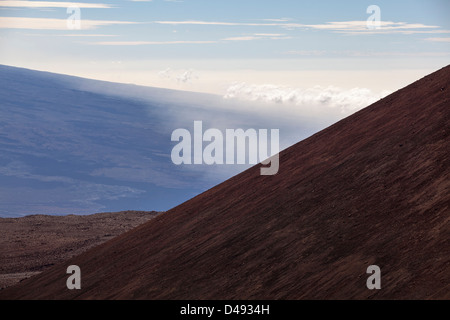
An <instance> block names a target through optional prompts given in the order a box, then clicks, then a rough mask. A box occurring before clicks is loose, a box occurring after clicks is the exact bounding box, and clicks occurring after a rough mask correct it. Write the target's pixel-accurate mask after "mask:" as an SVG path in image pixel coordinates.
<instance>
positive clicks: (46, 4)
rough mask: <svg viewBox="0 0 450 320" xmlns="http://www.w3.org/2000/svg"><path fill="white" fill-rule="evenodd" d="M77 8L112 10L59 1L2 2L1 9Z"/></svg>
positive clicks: (86, 4) (94, 4)
mask: <svg viewBox="0 0 450 320" xmlns="http://www.w3.org/2000/svg"><path fill="white" fill-rule="evenodd" d="M70 6H76V7H79V8H85V9H107V8H112V6H111V5H109V4H104V3H81V2H58V1H0V7H19V8H67V7H70Z"/></svg>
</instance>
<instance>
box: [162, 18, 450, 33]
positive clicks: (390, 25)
mask: <svg viewBox="0 0 450 320" xmlns="http://www.w3.org/2000/svg"><path fill="white" fill-rule="evenodd" d="M265 21H270V23H251V22H250V23H247V22H225V21H200V20H184V21H153V23H156V24H170V25H202V26H205V25H209V26H249V27H281V28H284V29H287V30H294V29H303V30H308V29H314V30H324V31H331V32H337V33H346V34H383V33H386V34H387V33H402V34H415V33H447V32H448V30H438V29H439V28H440V27H439V26H431V25H425V24H422V23H406V22H393V21H380V28H379V29H368V27H367V21H366V20H362V21H333V22H326V23H323V24H302V23H293V22H287V20H282V19H279V20H276V19H266V20H265ZM423 29H436V30H423Z"/></svg>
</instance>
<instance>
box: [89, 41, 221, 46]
mask: <svg viewBox="0 0 450 320" xmlns="http://www.w3.org/2000/svg"><path fill="white" fill-rule="evenodd" d="M211 43H217V41H208V40H207V41H189V40H180V41H101V42H95V43H93V44H96V45H102V46H143V45H174V44H211Z"/></svg>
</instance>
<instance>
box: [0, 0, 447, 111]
mask: <svg viewBox="0 0 450 320" xmlns="http://www.w3.org/2000/svg"><path fill="white" fill-rule="evenodd" d="M371 6H372V7H371ZM373 6H376V7H373ZM373 8H375V9H373ZM449 13H450V1H447V0H430V1H423V0H408V1H381V0H377V1H375V0H371V1H361V0H358V1H351V0H350V1H348V0H347V1H330V0H328V1H327V0H326V1H287V0H285V1H261V0H258V1H256V0H247V1H242V0H239V1H236V0H228V1H211V0H170V1H169V0H165V1H164V0H153V1H143V0H141V1H137V0H135V1H124V0H122V1H104V0H98V1H95V0H94V1H84V2H83V0H80V2H72V3H71V2H64V1H5V0H0V64H5V65H11V66H18V67H25V68H30V69H36V70H44V71H51V72H57V73H63V74H70V75H77V76H82V77H87V78H93V79H100V80H107V81H113V82H123V83H134V84H140V85H146V86H154V87H162V88H171V89H178V90H186V91H196V92H207V93H214V94H218V95H222V96H224V97H234V98H239V99H247V100H252V101H259V100H270V101H278V102H279V101H282V102H283V101H285V100H289V99H291V100H292V99H294V100H295V99H297V98H298V97H297V96H298V93H299V92H301V94H302V98H301V99H303V95H304V93H305V92H308V90H309V92H311V90H312V91H314V90H315V92H318V91H320V90H321V89H324V88H326V89H328V90H335V92H336V94H338V95H340V96H341V98H342V97H343V96H345V95H348V94H350V95H351V94H355V91H353V92H352V91H351V90H357V96H361V94H362V95H367V94H369V95H371V96H373V97H379V96H383V95H385V94H387V93H389V92H392V91H395V90H397V89H399V88H401V87H403V86H405V85H407V84H409V83H411V82H413V81H415V80H417V79H418V78H420V77H422V76H424V75H426V74H428V73H430V72H433V71H435V70H437V69H439V68H441V67H443V66H445V65H447V64H449V61H450V19H448V14H449ZM330 88H331V89H330ZM358 90H360V91H358ZM361 90H362V91H361ZM361 92H362V93H361ZM292 97H294V98H292ZM299 99H300V98H299Z"/></svg>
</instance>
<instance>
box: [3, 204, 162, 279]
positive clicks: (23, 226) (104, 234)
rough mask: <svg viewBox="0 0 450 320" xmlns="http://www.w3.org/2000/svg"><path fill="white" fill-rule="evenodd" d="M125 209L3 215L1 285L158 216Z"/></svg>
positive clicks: (29, 274) (154, 213) (153, 213)
mask: <svg viewBox="0 0 450 320" xmlns="http://www.w3.org/2000/svg"><path fill="white" fill-rule="evenodd" d="M157 215H158V213H157V212H154V211H152V212H140V211H123V212H115V213H98V214H93V215H84V216H79V215H68V216H49V215H31V216H26V217H22V218H0V234H1V237H0V288H5V287H8V286H11V285H13V284H15V283H17V282H20V281H21V280H23V279H25V278H29V277H31V276H33V275H35V274H38V273H40V272H42V271H43V270H45V269H46V268H47V267H49V266H52V265H54V264H55V263H58V262H61V261H64V260H67V259H69V258H71V257H73V256H76V255H78V254H80V253H82V252H84V251H86V250H87V249H89V248H92V247H94V246H97V245H99V244H101V243H103V242H105V241H107V240H109V239H112V238H114V237H116V236H118V235H120V234H122V233H124V232H126V231H128V230H130V229H132V228H134V227H137V226H138V225H141V224H143V223H144V222H146V221H148V220H150V219H152V218H153V217H155V216H157Z"/></svg>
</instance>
